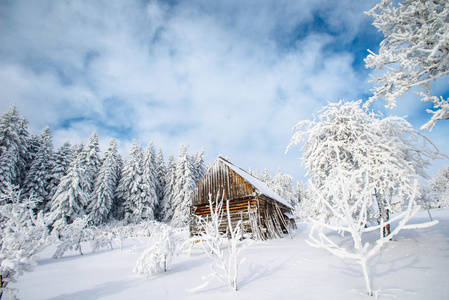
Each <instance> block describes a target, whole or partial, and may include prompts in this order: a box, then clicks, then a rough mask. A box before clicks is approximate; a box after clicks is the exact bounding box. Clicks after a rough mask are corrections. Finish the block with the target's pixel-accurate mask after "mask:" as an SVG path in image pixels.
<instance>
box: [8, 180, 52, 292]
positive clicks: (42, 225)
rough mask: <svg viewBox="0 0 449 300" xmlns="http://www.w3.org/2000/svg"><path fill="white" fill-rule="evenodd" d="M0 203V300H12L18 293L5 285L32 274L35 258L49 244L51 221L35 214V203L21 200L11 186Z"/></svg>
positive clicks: (50, 218) (29, 200)
mask: <svg viewBox="0 0 449 300" xmlns="http://www.w3.org/2000/svg"><path fill="white" fill-rule="evenodd" d="M6 198H7V199H6ZM0 203H7V204H3V205H0V299H1V298H2V296H3V295H6V296H9V297H8V298H9V299H15V294H16V292H17V290H14V289H10V288H9V287H8V284H9V283H13V282H16V280H17V277H19V276H21V275H22V274H23V273H24V272H31V271H33V269H34V267H35V266H36V262H35V261H34V256H35V254H37V253H39V252H40V251H42V250H43V249H45V247H46V246H48V244H49V231H48V226H49V225H50V224H51V222H52V221H53V219H52V217H51V216H50V215H48V214H47V215H44V214H43V213H42V211H41V212H39V213H38V214H35V213H34V212H33V208H34V205H35V201H32V200H31V199H23V197H20V192H19V191H17V190H16V189H14V188H11V186H10V187H8V190H7V191H6V193H4V194H3V195H2V199H0Z"/></svg>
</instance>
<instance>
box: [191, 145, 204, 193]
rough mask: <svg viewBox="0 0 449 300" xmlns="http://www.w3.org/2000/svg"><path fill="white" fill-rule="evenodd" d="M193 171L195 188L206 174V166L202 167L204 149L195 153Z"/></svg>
mask: <svg viewBox="0 0 449 300" xmlns="http://www.w3.org/2000/svg"><path fill="white" fill-rule="evenodd" d="M193 170H194V172H195V175H194V176H195V186H197V185H198V184H199V183H200V182H201V180H202V179H203V177H204V175H205V174H206V166H205V165H204V149H201V150H200V151H198V152H196V153H195V155H194V156H193Z"/></svg>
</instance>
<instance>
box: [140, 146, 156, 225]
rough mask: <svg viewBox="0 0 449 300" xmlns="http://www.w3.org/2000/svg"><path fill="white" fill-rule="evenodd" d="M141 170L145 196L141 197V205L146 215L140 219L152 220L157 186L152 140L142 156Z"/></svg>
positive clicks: (154, 152)
mask: <svg viewBox="0 0 449 300" xmlns="http://www.w3.org/2000/svg"><path fill="white" fill-rule="evenodd" d="M142 168H143V172H142V181H143V184H144V186H145V188H144V191H145V197H144V198H143V199H142V206H143V207H145V210H146V215H145V216H144V215H142V219H146V220H154V219H155V215H156V206H157V204H158V201H157V194H156V187H157V167H156V151H155V150H154V145H153V142H151V143H149V144H148V146H147V149H146V150H145V154H144V156H143V165H142Z"/></svg>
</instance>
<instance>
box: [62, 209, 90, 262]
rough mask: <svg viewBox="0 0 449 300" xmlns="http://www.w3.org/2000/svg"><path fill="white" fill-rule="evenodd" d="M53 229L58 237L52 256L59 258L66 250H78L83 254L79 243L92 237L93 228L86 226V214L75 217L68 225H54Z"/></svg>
mask: <svg viewBox="0 0 449 300" xmlns="http://www.w3.org/2000/svg"><path fill="white" fill-rule="evenodd" d="M57 225H60V224H57ZM53 231H57V234H58V237H59V243H58V246H57V247H56V251H55V253H54V254H53V258H61V257H62V256H63V255H64V253H65V252H66V251H67V250H75V251H76V250H78V251H79V253H80V255H83V251H82V249H81V243H82V242H87V241H90V240H91V239H92V237H93V230H92V228H89V226H88V216H83V217H79V218H76V219H75V220H73V222H72V223H71V224H68V225H64V226H56V227H55V228H54V229H53Z"/></svg>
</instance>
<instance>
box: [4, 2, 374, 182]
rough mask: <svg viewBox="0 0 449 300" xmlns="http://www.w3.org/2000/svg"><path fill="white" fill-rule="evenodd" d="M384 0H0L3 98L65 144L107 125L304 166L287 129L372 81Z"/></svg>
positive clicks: (362, 92) (237, 156)
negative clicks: (366, 63) (375, 12)
mask: <svg viewBox="0 0 449 300" xmlns="http://www.w3.org/2000/svg"><path fill="white" fill-rule="evenodd" d="M374 3H375V1H359V2H357V1H349V0H348V1H338V2H337V1H199V0H198V1H194V0H192V1H179V2H177V1H14V2H2V3H1V4H0V17H1V18H0V28H2V29H1V32H0V45H1V46H0V97H1V98H2V101H1V103H0V109H1V110H2V111H5V110H7V109H8V108H9V106H11V105H12V104H13V103H17V104H18V107H19V109H20V111H21V113H22V114H24V115H26V116H27V118H28V119H29V121H30V128H31V129H30V131H32V132H33V133H37V132H40V130H41V129H42V128H43V127H44V126H45V125H47V124H48V125H50V126H51V127H52V129H53V132H54V136H55V141H56V143H62V142H63V141H65V140H67V139H69V140H71V141H73V142H79V141H80V140H81V139H82V140H85V141H86V140H87V139H88V137H89V136H90V134H91V132H92V131H94V130H97V131H98V133H99V135H100V137H102V140H103V141H104V146H105V147H106V146H107V145H108V141H107V139H109V138H111V137H116V138H117V139H118V140H119V143H120V146H121V148H122V152H123V153H126V152H127V150H128V145H129V144H130V141H131V140H132V139H133V138H135V139H137V140H139V141H140V142H141V143H142V144H143V145H146V143H148V141H150V140H152V139H153V140H154V141H155V144H156V145H157V146H159V147H161V148H162V149H164V150H165V151H166V152H167V153H174V154H176V153H177V150H178V147H179V144H180V143H185V144H189V145H190V147H191V150H192V151H195V150H197V149H199V148H201V147H204V149H205V150H206V154H207V155H208V159H209V160H213V159H214V158H215V157H216V156H217V155H218V154H223V155H228V156H229V157H230V158H231V159H232V160H234V161H235V162H236V163H237V164H238V165H241V166H242V167H244V168H246V167H248V166H252V167H253V168H254V169H259V170H261V169H262V168H265V167H267V168H269V170H270V171H271V172H275V168H276V167H281V168H282V169H283V170H284V171H285V172H289V173H292V174H294V175H295V177H297V178H298V177H300V175H302V174H303V173H304V172H303V171H302V170H300V166H299V161H298V160H297V157H298V156H299V155H300V154H299V152H291V153H289V154H288V155H284V154H283V153H284V150H285V146H286V145H287V144H288V141H289V139H290V137H291V134H292V133H291V128H292V127H293V125H295V124H296V123H297V122H298V121H299V120H302V119H308V118H312V117H313V113H317V112H318V111H319V109H320V108H321V106H323V105H325V104H326V103H327V101H338V100H340V99H346V100H357V99H359V98H362V97H366V94H367V92H369V89H370V84H369V83H368V73H369V71H367V70H365V69H364V67H363V61H362V59H363V58H364V56H365V55H366V49H367V48H370V49H373V50H375V49H376V47H377V46H378V43H379V39H380V36H379V34H378V33H377V32H376V30H375V28H374V27H373V26H371V25H370V23H371V20H369V19H367V18H365V17H364V16H363V11H364V10H367V9H369V8H371V7H372V6H374Z"/></svg>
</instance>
